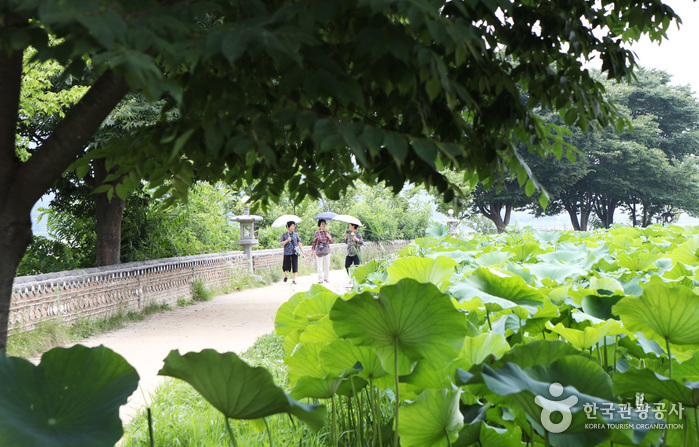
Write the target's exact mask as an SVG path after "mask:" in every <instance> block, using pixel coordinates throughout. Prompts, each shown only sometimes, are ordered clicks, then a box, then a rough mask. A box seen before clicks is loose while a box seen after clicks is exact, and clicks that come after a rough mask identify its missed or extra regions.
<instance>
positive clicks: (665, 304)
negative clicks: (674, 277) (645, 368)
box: [612, 284, 699, 346]
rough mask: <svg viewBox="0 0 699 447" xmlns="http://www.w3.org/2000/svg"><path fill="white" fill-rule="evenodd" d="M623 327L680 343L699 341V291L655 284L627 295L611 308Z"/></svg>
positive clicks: (693, 343)
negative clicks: (638, 293) (698, 292)
mask: <svg viewBox="0 0 699 447" xmlns="http://www.w3.org/2000/svg"><path fill="white" fill-rule="evenodd" d="M612 312H614V314H615V315H619V317H620V318H621V321H622V323H624V328H626V329H627V330H628V331H630V332H632V333H634V332H639V331H640V332H641V333H642V334H643V335H645V336H646V337H647V338H650V339H655V340H656V341H660V342H662V343H661V346H664V343H665V340H666V339H667V340H669V341H670V343H674V344H677V345H695V344H699V324H697V321H699V295H697V294H696V293H693V292H692V291H691V290H689V289H688V288H686V287H684V286H679V287H670V286H667V285H665V284H652V285H649V286H648V287H646V289H645V290H644V291H643V294H642V295H641V296H640V297H638V296H627V297H625V298H623V299H622V300H621V301H619V302H618V303H617V304H616V306H614V307H613V308H612Z"/></svg>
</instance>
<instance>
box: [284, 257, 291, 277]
mask: <svg viewBox="0 0 699 447" xmlns="http://www.w3.org/2000/svg"><path fill="white" fill-rule="evenodd" d="M282 270H283V271H284V282H286V281H287V280H288V279H289V270H291V257H290V256H288V255H284V259H283V261H282Z"/></svg>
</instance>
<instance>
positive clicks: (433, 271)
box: [386, 256, 457, 291]
mask: <svg viewBox="0 0 699 447" xmlns="http://www.w3.org/2000/svg"><path fill="white" fill-rule="evenodd" d="M456 266H457V263H456V261H454V260H453V259H451V258H448V257H446V256H438V257H437V258H436V259H432V258H420V257H417V256H408V257H404V258H398V259H396V260H395V261H393V263H392V264H391V265H390V266H389V267H388V268H387V269H386V272H387V273H388V278H387V279H386V284H395V283H397V282H398V281H400V280H401V279H403V278H411V279H414V280H416V281H418V282H422V283H432V284H434V285H436V286H437V287H439V289H440V290H441V291H445V290H447V288H449V285H450V282H449V280H450V279H451V276H452V275H453V274H454V268H455V267H456Z"/></svg>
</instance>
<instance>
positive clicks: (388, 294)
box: [330, 279, 466, 374]
mask: <svg viewBox="0 0 699 447" xmlns="http://www.w3.org/2000/svg"><path fill="white" fill-rule="evenodd" d="M330 319H331V320H332V321H333V324H334V327H335V332H337V334H338V335H339V336H340V337H346V338H349V339H351V340H352V341H353V342H354V343H356V344H358V345H364V346H370V347H372V348H373V349H374V350H375V351H376V353H377V354H378V356H379V358H380V359H381V364H382V366H383V368H384V369H385V370H386V371H388V372H390V373H391V374H394V373H395V371H396V368H395V366H394V360H395V356H394V349H397V351H398V359H397V360H398V363H399V368H398V374H407V373H410V371H411V369H412V364H413V362H415V361H417V360H419V359H422V358H428V359H432V360H434V361H436V362H438V363H447V362H449V361H451V360H452V359H454V358H455V357H456V356H457V354H458V353H459V350H460V349H461V346H462V344H463V342H464V338H465V337H466V316H465V315H464V314H463V313H462V312H459V311H458V310H457V309H456V308H454V306H453V305H452V303H451V299H450V297H449V296H448V295H446V294H444V293H441V292H440V291H439V289H437V287H435V286H434V285H433V284H430V283H428V284H423V283H419V282H417V281H415V280H413V279H402V280H401V281H399V282H398V283H396V284H395V285H389V286H384V287H382V288H381V290H380V292H379V296H378V298H374V297H373V296H372V295H371V294H370V293H368V292H365V293H361V294H359V295H355V296H353V297H352V298H350V299H349V300H348V301H344V300H337V301H336V302H335V305H334V306H333V309H332V310H331V311H330Z"/></svg>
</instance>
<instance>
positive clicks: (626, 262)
mask: <svg viewBox="0 0 699 447" xmlns="http://www.w3.org/2000/svg"><path fill="white" fill-rule="evenodd" d="M657 259H658V256H657V255H655V254H653V253H650V252H647V251H640V250H636V251H634V252H632V253H624V252H621V253H619V254H617V258H616V262H617V264H619V265H620V266H621V267H623V268H626V269H629V270H631V271H634V272H640V271H648V270H656V269H657V268H658V267H657V266H655V265H654V264H653V263H654V262H655V261H656V260H657Z"/></svg>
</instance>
